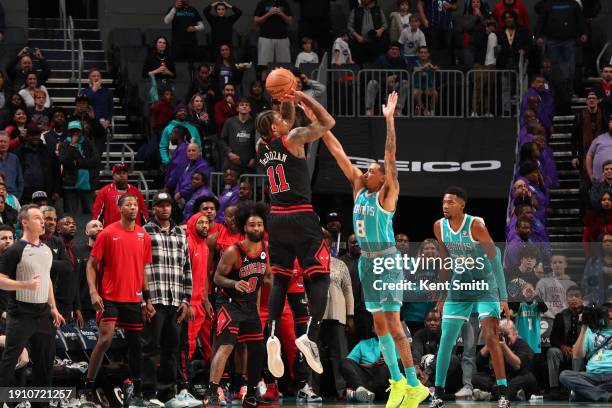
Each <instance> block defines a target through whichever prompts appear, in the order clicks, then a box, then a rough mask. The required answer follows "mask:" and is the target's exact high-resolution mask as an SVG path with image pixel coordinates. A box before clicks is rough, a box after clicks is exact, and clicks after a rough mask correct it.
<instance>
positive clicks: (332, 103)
mask: <svg viewBox="0 0 612 408" xmlns="http://www.w3.org/2000/svg"><path fill="white" fill-rule="evenodd" d="M319 72H320V70H319V69H315V70H314V71H312V76H315V75H317V77H318V78H319V82H321V83H323V84H325V85H326V86H327V105H326V108H327V110H328V111H329V112H330V113H331V114H332V115H334V116H335V117H339V118H342V117H353V116H355V114H356V113H357V109H356V103H355V98H356V97H357V88H356V83H357V75H355V73H354V72H353V71H351V70H349V69H327V76H326V78H321V77H320V75H319Z"/></svg>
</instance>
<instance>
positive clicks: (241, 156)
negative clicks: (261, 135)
mask: <svg viewBox="0 0 612 408" xmlns="http://www.w3.org/2000/svg"><path fill="white" fill-rule="evenodd" d="M219 142H220V144H221V151H222V153H221V155H222V156H221V157H222V158H223V159H224V165H223V167H228V166H229V165H232V166H235V167H236V168H238V169H240V173H248V172H249V171H253V169H255V166H256V164H257V162H256V161H255V122H254V121H253V118H252V117H251V103H250V102H249V100H248V99H246V98H242V99H240V102H238V116H234V117H232V118H229V119H228V120H226V121H225V124H224V125H223V131H222V132H221V136H220V138H219Z"/></svg>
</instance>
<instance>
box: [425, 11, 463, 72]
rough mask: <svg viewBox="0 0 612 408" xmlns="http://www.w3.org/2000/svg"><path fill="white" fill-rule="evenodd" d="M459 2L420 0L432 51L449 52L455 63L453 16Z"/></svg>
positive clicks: (451, 59) (428, 41) (451, 60)
mask: <svg viewBox="0 0 612 408" xmlns="http://www.w3.org/2000/svg"><path fill="white" fill-rule="evenodd" d="M455 10H457V0H419V14H420V16H421V21H422V22H423V27H425V30H424V31H425V35H427V43H428V44H429V46H430V47H431V49H432V50H448V51H449V57H450V60H449V61H450V62H451V64H452V63H454V46H453V15H452V12H453V11H455Z"/></svg>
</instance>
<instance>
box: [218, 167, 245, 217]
mask: <svg viewBox="0 0 612 408" xmlns="http://www.w3.org/2000/svg"><path fill="white" fill-rule="evenodd" d="M239 176H240V173H238V170H237V169H235V168H233V167H230V168H228V169H226V170H225V171H224V172H223V181H224V182H225V187H224V189H223V191H222V192H221V194H219V210H218V211H217V217H216V218H215V222H218V223H220V224H222V223H224V222H225V210H226V209H227V208H228V207H230V206H232V205H234V204H236V202H237V201H238V190H239V189H240V186H239V185H238V177H239Z"/></svg>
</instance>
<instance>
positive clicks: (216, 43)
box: [203, 1, 242, 50]
mask: <svg viewBox="0 0 612 408" xmlns="http://www.w3.org/2000/svg"><path fill="white" fill-rule="evenodd" d="M213 9H214V10H215V14H213V12H212V10H213ZM228 10H231V11H232V14H230V15H228V14H227V12H228ZM203 14H204V17H206V20H208V23H209V24H210V47H211V49H213V50H218V49H219V47H221V45H222V44H228V45H229V46H233V47H237V46H238V45H239V44H233V42H232V40H233V37H234V24H235V23H236V21H238V19H239V18H240V16H242V10H240V9H239V8H238V7H236V6H232V5H231V4H229V3H228V2H226V1H215V2H214V3H212V4H209V5H208V6H206V7H204V11H203Z"/></svg>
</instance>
